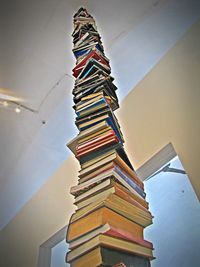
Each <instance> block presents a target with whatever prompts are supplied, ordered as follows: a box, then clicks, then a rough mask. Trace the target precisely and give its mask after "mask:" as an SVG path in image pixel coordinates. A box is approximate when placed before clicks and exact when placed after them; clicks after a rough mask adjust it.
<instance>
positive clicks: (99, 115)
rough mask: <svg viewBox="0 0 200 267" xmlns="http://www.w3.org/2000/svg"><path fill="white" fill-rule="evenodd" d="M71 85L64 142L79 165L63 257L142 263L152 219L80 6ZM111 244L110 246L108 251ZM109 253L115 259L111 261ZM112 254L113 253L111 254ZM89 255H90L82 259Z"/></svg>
mask: <svg viewBox="0 0 200 267" xmlns="http://www.w3.org/2000/svg"><path fill="white" fill-rule="evenodd" d="M72 36H73V43H74V48H73V53H74V55H75V57H76V66H75V67H74V68H73V76H74V77H75V78H76V80H75V85H74V89H73V95H74V98H73V100H74V106H73V108H74V110H75V113H76V121H75V124H76V126H77V128H78V130H79V134H78V135H77V136H76V137H75V138H74V139H73V140H71V141H70V142H69V143H68V147H69V148H70V150H71V151H72V152H73V153H74V155H75V157H76V158H77V159H78V160H79V162H80V166H81V169H80V171H79V175H78V177H79V180H78V184H77V185H76V186H73V187H72V188H71V190H70V192H71V194H72V195H74V196H75V205H76V206H77V210H76V212H75V213H74V214H73V215H72V217H71V219H70V224H69V227H68V232H67V242H69V249H70V251H69V252H68V254H67V258H66V259H67V261H68V262H70V263H71V265H72V266H76V267H78V266H80V267H81V266H98V264H97V263H99V265H101V266H113V265H115V264H118V263H120V262H121V264H120V265H116V266H124V265H123V264H125V266H129V263H130V261H132V262H135V263H137V264H138V266H142V267H143V266H148V263H149V259H152V258H153V255H152V249H153V246H152V244H151V243H150V242H148V241H146V240H144V238H143V229H144V228H145V227H146V226H148V225H150V224H151V223H152V215H151V213H150V212H149V211H148V203H147V202H146V200H145V192H144V186H143V182H142V181H141V180H140V179H139V178H138V177H137V175H136V173H135V171H134V168H133V166H132V164H131V162H130V160H129V158H128V156H127V154H126V152H125V150H124V147H123V144H124V138H123V134H122V132H121V128H120V125H119V122H118V120H117V118H116V116H115V114H114V111H115V110H116V109H117V108H119V103H118V98H117V95H116V90H117V87H116V86H115V85H114V83H113V81H114V78H113V77H112V76H111V68H110V64H109V59H108V58H107V57H106V56H105V54H104V49H103V45H102V42H101V37H100V35H99V33H98V31H97V27H96V24H95V21H94V18H93V17H92V16H91V15H90V14H88V12H87V10H86V9H85V8H80V9H79V10H78V12H77V13H76V14H75V15H74V31H73V33H72ZM111 248H112V249H113V250H111ZM112 255H115V259H116V260H111V259H112V257H113V256H112ZM116 255H118V256H116ZM88 259H90V260H88Z"/></svg>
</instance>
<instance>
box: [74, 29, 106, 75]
mask: <svg viewBox="0 0 200 267" xmlns="http://www.w3.org/2000/svg"><path fill="white" fill-rule="evenodd" d="M87 36H89V33H88V32H87V33H85V34H84V35H83V37H82V38H85V37H87ZM90 58H94V59H96V60H97V61H99V62H101V63H103V64H105V65H107V66H109V60H108V59H107V58H106V57H105V56H104V55H103V54H102V53H101V52H100V51H98V50H92V51H90V53H88V54H87V55H86V56H85V57H84V58H82V59H81V60H80V61H79V63H78V64H76V67H75V68H73V70H72V72H73V75H74V76H75V77H77V76H78V75H79V73H80V72H81V70H82V69H83V68H84V66H85V64H86V63H87V61H88V60H89V59H90Z"/></svg>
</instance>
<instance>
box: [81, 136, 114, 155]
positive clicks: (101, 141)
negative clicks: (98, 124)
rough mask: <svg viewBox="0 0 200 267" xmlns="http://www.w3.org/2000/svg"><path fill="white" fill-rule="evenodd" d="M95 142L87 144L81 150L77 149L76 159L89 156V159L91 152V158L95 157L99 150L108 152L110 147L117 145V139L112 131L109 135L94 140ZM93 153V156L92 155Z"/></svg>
mask: <svg viewBox="0 0 200 267" xmlns="http://www.w3.org/2000/svg"><path fill="white" fill-rule="evenodd" d="M96 139H97V140H96V141H94V142H93V143H91V144H88V143H89V142H87V145H86V146H85V147H84V148H82V149H77V158H80V157H82V158H83V156H84V157H86V156H87V155H89V157H90V158H91V152H93V154H92V156H93V155H94V157H95V156H96V153H98V154H99V153H100V150H101V151H102V150H103V149H106V150H110V149H111V148H112V146H110V145H115V144H117V145H118V141H119V140H118V138H117V136H116V135H115V132H114V131H112V132H111V133H107V134H106V135H104V136H102V137H101V138H96ZM94 153H95V154H94Z"/></svg>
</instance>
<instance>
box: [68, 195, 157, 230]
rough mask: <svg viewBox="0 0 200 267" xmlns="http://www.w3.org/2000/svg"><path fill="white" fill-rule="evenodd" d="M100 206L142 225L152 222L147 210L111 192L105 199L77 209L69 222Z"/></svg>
mask: <svg viewBox="0 0 200 267" xmlns="http://www.w3.org/2000/svg"><path fill="white" fill-rule="evenodd" d="M101 207H108V208H110V209H112V210H113V211H115V212H116V213H119V214H121V215H122V216H124V217H126V218H127V219H129V220H131V221H133V222H135V223H137V224H139V225H141V226H143V227H146V226H148V225H150V224H152V218H153V216H152V215H151V214H150V213H149V212H145V211H144V210H142V209H140V208H138V207H137V206H134V205H132V204H130V203H129V202H127V201H125V200H123V199H122V198H120V197H118V196H117V195H115V194H111V195H109V196H108V197H105V199H102V200H100V201H96V202H93V203H90V204H89V205H87V206H86V207H84V208H82V209H79V210H77V211H76V213H74V214H73V215H72V217H71V222H74V221H76V220H78V219H80V218H82V217H84V216H86V215H88V214H89V213H90V212H92V211H94V210H96V209H98V208H101Z"/></svg>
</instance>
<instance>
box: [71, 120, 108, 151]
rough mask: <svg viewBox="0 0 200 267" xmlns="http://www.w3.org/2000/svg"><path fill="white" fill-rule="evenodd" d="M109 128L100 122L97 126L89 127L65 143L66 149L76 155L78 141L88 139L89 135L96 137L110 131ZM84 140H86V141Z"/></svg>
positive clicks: (104, 122) (103, 122)
mask: <svg viewBox="0 0 200 267" xmlns="http://www.w3.org/2000/svg"><path fill="white" fill-rule="evenodd" d="M110 129H111V127H110V126H108V124H107V122H106V121H102V122H101V123H99V124H96V125H94V126H93V127H90V128H88V129H86V130H85V131H81V132H79V134H78V135H77V136H76V137H75V138H73V139H72V140H71V141H70V142H68V143H67V147H68V148H69V149H70V150H71V151H72V152H73V153H74V154H75V155H76V147H77V145H78V142H79V140H80V141H81V140H82V139H84V138H87V139H88V138H90V136H91V135H94V136H95V135H98V133H99V132H101V131H105V130H110ZM87 139H86V140H87Z"/></svg>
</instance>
